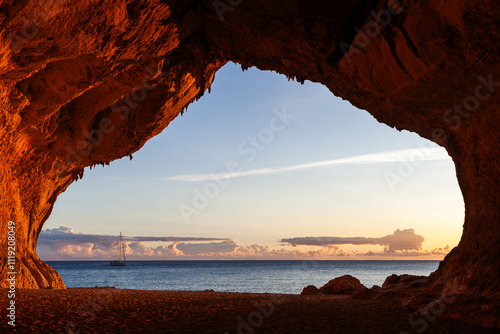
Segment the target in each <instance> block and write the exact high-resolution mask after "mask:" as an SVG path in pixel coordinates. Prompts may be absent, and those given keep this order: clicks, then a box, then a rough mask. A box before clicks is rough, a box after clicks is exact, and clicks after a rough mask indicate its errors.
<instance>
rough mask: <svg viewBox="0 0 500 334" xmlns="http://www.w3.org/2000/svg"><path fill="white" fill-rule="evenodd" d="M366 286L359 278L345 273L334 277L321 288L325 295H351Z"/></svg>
mask: <svg viewBox="0 0 500 334" xmlns="http://www.w3.org/2000/svg"><path fill="white" fill-rule="evenodd" d="M364 289H366V287H365V286H364V285H363V284H361V282H360V281H359V279H357V278H356V277H353V276H351V275H344V276H340V277H337V278H335V279H332V280H331V281H330V282H328V283H326V284H325V285H323V286H322V287H321V288H320V289H319V290H320V291H322V292H323V293H324V294H325V295H350V294H353V293H354V292H356V291H359V290H364Z"/></svg>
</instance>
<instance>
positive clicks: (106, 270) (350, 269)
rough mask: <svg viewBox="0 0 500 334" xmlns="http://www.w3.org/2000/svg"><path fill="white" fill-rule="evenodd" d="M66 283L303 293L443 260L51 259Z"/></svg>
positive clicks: (425, 270)
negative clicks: (112, 263)
mask: <svg viewBox="0 0 500 334" xmlns="http://www.w3.org/2000/svg"><path fill="white" fill-rule="evenodd" d="M47 263H48V264H50V265H51V266H52V267H53V268H54V269H56V270H57V271H58V272H59V274H61V276H62V278H63V280H64V282H65V283H66V286H67V287H94V286H115V287H117V288H122V289H142V290H184V291H199V290H208V289H213V290H215V291H228V292H269V293H293V294H298V293H300V292H301V291H302V288H304V287H305V286H307V285H310V284H313V285H316V286H317V287H321V286H323V285H324V284H325V283H327V282H328V281H329V280H331V279H333V278H335V277H338V276H342V275H347V274H349V275H352V276H354V277H357V278H358V279H359V280H360V281H361V283H363V284H364V285H366V286H367V287H369V288H370V287H372V286H373V285H382V283H383V282H384V280H385V278H386V277H387V276H390V275H391V274H412V275H429V274H430V273H431V272H433V271H435V270H436V269H437V267H438V264H439V261H128V262H127V266H126V267H109V266H106V265H107V264H108V263H109V262H108V261H47Z"/></svg>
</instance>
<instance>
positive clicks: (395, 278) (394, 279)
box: [382, 274, 402, 288]
mask: <svg viewBox="0 0 500 334" xmlns="http://www.w3.org/2000/svg"><path fill="white" fill-rule="evenodd" d="M401 280H402V277H401V276H398V275H396V274H392V275H391V276H389V277H387V278H386V279H385V281H384V283H383V284H382V287H383V288H386V287H388V286H391V285H394V284H398V283H399V282H400V281H401Z"/></svg>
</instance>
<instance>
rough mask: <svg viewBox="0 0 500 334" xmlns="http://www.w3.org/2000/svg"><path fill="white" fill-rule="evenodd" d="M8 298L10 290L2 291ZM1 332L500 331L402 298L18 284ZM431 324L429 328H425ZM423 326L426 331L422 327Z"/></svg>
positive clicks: (403, 333)
mask: <svg viewBox="0 0 500 334" xmlns="http://www.w3.org/2000/svg"><path fill="white" fill-rule="evenodd" d="M1 293H2V295H3V296H6V295H7V291H6V290H4V291H2V292H1ZM7 302H8V301H7V298H1V308H2V310H3V312H2V314H3V316H2V320H1V324H0V331H1V333H220V334H224V333H230V334H233V333H308V334H309V333H384V334H386V333H395V334H406V333H422V332H423V333H498V332H499V331H500V330H498V329H491V328H490V329H488V328H484V327H480V326H474V325H470V324H465V323H462V322H460V321H458V320H455V319H451V318H436V319H433V317H430V318H429V319H426V318H425V317H423V316H418V317H414V318H410V315H411V311H409V310H408V309H405V308H403V307H402V306H401V302H399V301H390V300H389V301H388V300H353V299H347V298H345V297H338V296H300V295H279V294H254V293H226V292H212V291H203V292H189V291H146V290H122V289H115V288H69V289H66V290H42V289H40V290H17V292H16V327H15V328H14V329H12V327H11V326H9V325H8V324H7V321H8V318H6V317H5V308H6V307H7V305H8V304H7ZM424 327H425V329H424ZM422 329H424V330H423V331H422Z"/></svg>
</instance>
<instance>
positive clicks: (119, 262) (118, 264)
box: [109, 232, 127, 267]
mask: <svg viewBox="0 0 500 334" xmlns="http://www.w3.org/2000/svg"><path fill="white" fill-rule="evenodd" d="M122 253H123V261H122ZM109 265H110V266H112V267H124V266H126V265H127V259H126V258H125V247H123V238H122V232H120V259H119V260H114V261H110V262H109Z"/></svg>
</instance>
